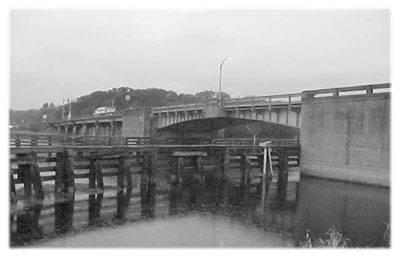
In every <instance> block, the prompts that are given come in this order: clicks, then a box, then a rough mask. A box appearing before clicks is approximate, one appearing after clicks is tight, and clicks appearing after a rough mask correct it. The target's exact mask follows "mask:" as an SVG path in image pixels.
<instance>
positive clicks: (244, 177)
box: [240, 151, 249, 181]
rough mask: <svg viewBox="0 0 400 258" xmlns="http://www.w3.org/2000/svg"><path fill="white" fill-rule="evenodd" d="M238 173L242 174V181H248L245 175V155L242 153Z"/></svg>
mask: <svg viewBox="0 0 400 258" xmlns="http://www.w3.org/2000/svg"><path fill="white" fill-rule="evenodd" d="M240 172H241V174H242V180H246V181H248V180H249V179H248V178H247V174H246V154H245V152H244V151H241V153H240Z"/></svg>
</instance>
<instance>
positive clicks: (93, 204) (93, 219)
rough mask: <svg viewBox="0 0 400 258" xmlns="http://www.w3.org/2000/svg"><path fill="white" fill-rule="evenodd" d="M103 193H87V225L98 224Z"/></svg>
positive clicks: (99, 222) (99, 223)
mask: <svg viewBox="0 0 400 258" xmlns="http://www.w3.org/2000/svg"><path fill="white" fill-rule="evenodd" d="M102 200H103V194H98V195H97V196H96V194H89V209H88V210H89V225H90V226H100V225H101V220H100V211H101V202H102Z"/></svg>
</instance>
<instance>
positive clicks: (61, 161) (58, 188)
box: [54, 152, 65, 195]
mask: <svg viewBox="0 0 400 258" xmlns="http://www.w3.org/2000/svg"><path fill="white" fill-rule="evenodd" d="M64 168H65V153H64V152H57V154H56V171H55V172H56V173H55V174H56V177H55V183H54V184H55V189H54V191H55V193H56V195H57V194H59V193H61V192H62V189H63V185H64V183H63V171H64Z"/></svg>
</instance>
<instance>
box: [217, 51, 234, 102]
mask: <svg viewBox="0 0 400 258" xmlns="http://www.w3.org/2000/svg"><path fill="white" fill-rule="evenodd" d="M227 59H232V57H230V56H227V57H225V58H224V60H222V62H221V64H220V65H219V90H218V106H219V107H221V86H222V67H223V66H224V63H225V61H226V60H227Z"/></svg>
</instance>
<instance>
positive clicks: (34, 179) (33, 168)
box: [30, 153, 44, 200]
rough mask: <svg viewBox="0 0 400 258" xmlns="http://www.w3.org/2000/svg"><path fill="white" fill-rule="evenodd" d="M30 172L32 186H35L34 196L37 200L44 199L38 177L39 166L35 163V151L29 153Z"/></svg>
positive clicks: (40, 180)
mask: <svg viewBox="0 0 400 258" xmlns="http://www.w3.org/2000/svg"><path fill="white" fill-rule="evenodd" d="M30 170H31V171H30V172H31V177H32V183H33V187H34V188H35V193H36V198H37V199H39V200H43V199H44V193H43V185H42V179H41V177H40V172H39V167H38V164H37V159H36V153H32V154H31V165H30Z"/></svg>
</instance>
